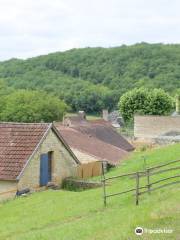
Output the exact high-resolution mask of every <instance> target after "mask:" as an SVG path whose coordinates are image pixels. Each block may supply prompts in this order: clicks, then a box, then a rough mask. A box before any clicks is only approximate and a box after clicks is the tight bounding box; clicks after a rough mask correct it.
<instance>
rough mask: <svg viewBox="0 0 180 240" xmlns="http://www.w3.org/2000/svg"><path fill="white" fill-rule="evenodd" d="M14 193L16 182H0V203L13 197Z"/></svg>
mask: <svg viewBox="0 0 180 240" xmlns="http://www.w3.org/2000/svg"><path fill="white" fill-rule="evenodd" d="M16 192H17V182H16V181H0V201H2V200H6V199H9V198H13V197H15V195H16Z"/></svg>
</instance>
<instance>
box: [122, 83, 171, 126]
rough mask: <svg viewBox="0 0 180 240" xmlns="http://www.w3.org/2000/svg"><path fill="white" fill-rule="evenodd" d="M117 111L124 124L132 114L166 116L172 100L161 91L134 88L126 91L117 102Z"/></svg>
mask: <svg viewBox="0 0 180 240" xmlns="http://www.w3.org/2000/svg"><path fill="white" fill-rule="evenodd" d="M118 106H119V110H120V112H121V114H122V116H123V118H124V120H125V121H126V122H128V121H131V120H132V119H133V116H134V114H136V113H138V114H148V115H166V114H168V113H170V111H171V110H172V107H173V99H172V98H171V97H170V96H169V94H168V93H166V92H164V91H163V90H162V89H153V90H150V89H146V88H139V89H137V88H135V89H133V90H131V91H128V92H127V93H125V94H124V95H122V97H121V98H120V101H119V104H118Z"/></svg>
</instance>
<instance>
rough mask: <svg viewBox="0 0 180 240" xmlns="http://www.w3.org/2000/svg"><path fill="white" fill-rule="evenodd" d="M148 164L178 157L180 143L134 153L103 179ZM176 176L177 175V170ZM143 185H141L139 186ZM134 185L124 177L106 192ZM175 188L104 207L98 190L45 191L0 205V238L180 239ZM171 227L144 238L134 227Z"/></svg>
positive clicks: (121, 199) (179, 200)
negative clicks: (167, 232) (169, 231)
mask: <svg viewBox="0 0 180 240" xmlns="http://www.w3.org/2000/svg"><path fill="white" fill-rule="evenodd" d="M142 154H143V155H144V156H145V157H146V161H147V165H148V166H154V165H158V164H160V163H164V162H168V161H172V160H176V159H178V158H179V159H180V144H175V145H171V146H168V147H163V148H159V149H155V150H148V151H146V152H143V153H141V152H136V153H133V154H132V156H131V157H130V158H129V159H128V160H126V161H124V162H123V164H122V165H121V166H120V167H119V168H117V169H113V170H112V171H110V172H109V173H108V174H107V175H108V176H113V175H116V174H121V173H126V172H131V171H132V172H133V171H137V170H142V169H143V168H144V162H143V160H142ZM176 173H177V172H176ZM141 184H143V183H141ZM134 185H135V181H134V179H129V178H126V179H124V180H121V181H114V182H111V183H110V185H109V186H108V192H117V191H121V190H124V189H127V187H131V186H134ZM178 188H179V185H174V186H171V187H168V188H164V189H161V190H157V191H154V192H152V193H151V194H150V195H143V196H141V197H140V205H139V206H135V198H134V196H132V194H129V195H124V196H121V197H120V196H117V197H114V198H111V199H109V200H108V204H107V207H106V208H105V207H104V206H103V201H102V189H101V188H100V189H93V190H87V191H83V192H69V191H63V190H58V191H54V190H48V191H44V192H39V193H34V194H32V195H30V196H28V197H24V198H23V197H21V198H18V199H15V200H11V201H8V202H6V203H1V204H0V240H15V239H16V240H81V239H83V240H95V239H96V240H102V239H105V240H132V239H146V240H151V239H155V240H156V239H157V240H159V239H160V240H161V239H163V240H166V239H174V240H178V239H180V232H179V229H178V226H180V218H179V212H180V194H179V192H177V189H178ZM137 226H141V227H144V228H148V229H157V228H158V229H159V228H162V229H164V228H166V229H173V233H171V234H144V235H143V237H138V236H136V235H135V234H134V229H135V227H137Z"/></svg>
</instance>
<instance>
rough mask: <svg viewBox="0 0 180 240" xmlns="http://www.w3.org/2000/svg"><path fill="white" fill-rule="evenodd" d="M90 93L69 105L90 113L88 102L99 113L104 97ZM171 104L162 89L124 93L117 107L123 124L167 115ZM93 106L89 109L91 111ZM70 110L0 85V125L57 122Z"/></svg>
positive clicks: (40, 95)
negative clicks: (137, 116)
mask: <svg viewBox="0 0 180 240" xmlns="http://www.w3.org/2000/svg"><path fill="white" fill-rule="evenodd" d="M93 90H94V91H93ZM98 90H99V89H98ZM103 91H104V89H103ZM103 91H102V92H103ZM92 92H93V94H94V95H93V96H92V95H91V92H90V93H89V92H88V89H86V94H85V95H83V94H82V93H81V92H79V94H80V95H81V98H79V99H81V101H82V102H79V100H77V102H76V96H74V99H73V101H75V103H76V104H78V106H80V107H81V109H85V108H87V109H89V111H92V109H90V108H89V106H88V104H89V102H91V103H92V104H94V105H95V106H96V109H97V111H100V110H102V106H104V102H105V100H104V101H102V100H101V98H103V97H107V96H106V95H105V96H104V95H103V94H102V93H101V92H99V94H98V91H97V89H92ZM101 94H102V96H101ZM112 101H113V100H112V99H111V96H109V100H108V101H107V105H108V104H109V105H110V103H111V104H112ZM86 104H87V106H86ZM173 104H174V99H173V98H172V97H170V95H169V94H168V93H166V92H164V91H163V90H162V89H154V90H149V89H146V88H140V89H133V90H131V91H128V92H127V93H125V94H124V95H123V96H122V97H121V98H120V100H119V104H118V106H119V110H120V112H121V114H122V116H123V118H124V120H125V121H126V122H130V121H131V120H132V119H133V116H134V114H143V115H144V114H149V115H166V114H169V113H170V112H171V111H172V109H173ZM94 105H92V108H93V107H94ZM97 106H98V108H97ZM70 110H72V109H71V108H70V107H69V106H68V105H67V104H66V103H65V102H64V101H62V100H60V99H59V98H58V97H56V96H53V95H51V94H48V93H46V92H44V91H37V90H36V91H35V90H15V89H13V88H11V87H8V86H7V85H5V84H4V82H3V81H0V121H15V122H41V121H43V122H52V121H61V120H62V118H63V115H64V114H65V113H66V112H67V111H70Z"/></svg>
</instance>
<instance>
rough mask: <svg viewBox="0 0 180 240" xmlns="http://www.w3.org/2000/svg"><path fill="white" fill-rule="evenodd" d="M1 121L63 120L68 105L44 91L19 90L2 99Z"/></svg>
mask: <svg viewBox="0 0 180 240" xmlns="http://www.w3.org/2000/svg"><path fill="white" fill-rule="evenodd" d="M1 101H3V102H4V105H0V106H1V109H0V119H1V121H13V122H41V121H44V122H52V121H54V120H58V121H60V120H62V117H63V114H64V112H65V111H66V110H68V106H67V105H66V104H65V103H64V102H63V101H61V100H59V99H58V98H57V97H54V96H51V95H48V94H47V93H45V92H42V91H29V90H18V91H16V92H13V93H11V94H9V95H8V96H6V97H4V98H2V99H1Z"/></svg>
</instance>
